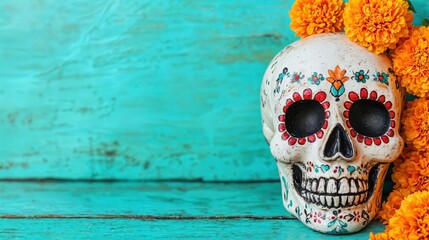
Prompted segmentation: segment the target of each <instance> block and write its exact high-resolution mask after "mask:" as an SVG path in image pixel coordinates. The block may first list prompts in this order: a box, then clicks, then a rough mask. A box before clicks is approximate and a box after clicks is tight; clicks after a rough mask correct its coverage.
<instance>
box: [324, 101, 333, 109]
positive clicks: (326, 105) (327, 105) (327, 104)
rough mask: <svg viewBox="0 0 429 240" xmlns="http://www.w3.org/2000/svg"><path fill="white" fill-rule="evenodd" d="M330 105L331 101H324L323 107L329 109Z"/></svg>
mask: <svg viewBox="0 0 429 240" xmlns="http://www.w3.org/2000/svg"><path fill="white" fill-rule="evenodd" d="M329 106H331V104H329V102H324V103H322V107H323V108H324V109H325V110H327V109H328V108H329Z"/></svg>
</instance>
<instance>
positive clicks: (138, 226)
mask: <svg viewBox="0 0 429 240" xmlns="http://www.w3.org/2000/svg"><path fill="white" fill-rule="evenodd" d="M371 231H372V232H376V233H378V232H382V231H383V228H382V225H381V224H380V223H371V224H370V225H369V226H368V228H366V229H364V230H363V231H362V232H359V233H357V234H354V235H342V236H332V235H324V234H321V233H318V232H314V231H310V230H308V229H307V228H306V227H305V226H304V225H302V223H300V222H298V221H294V220H274V221H273V220H258V221H252V220H247V219H237V220H183V221H177V220H169V221H153V220H152V221H141V220H139V219H135V220H130V219H113V220H105V219H13V220H11V219H7V220H0V237H1V238H2V239H34V240H37V239H43V240H45V239H292V238H291V236H293V239H297V240H306V239H321V240H325V239H326V240H329V239H335V240H347V239H354V240H360V239H365V240H366V239H368V237H369V232H371Z"/></svg>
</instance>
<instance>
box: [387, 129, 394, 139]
mask: <svg viewBox="0 0 429 240" xmlns="http://www.w3.org/2000/svg"><path fill="white" fill-rule="evenodd" d="M393 135H395V133H394V132H393V130H392V129H390V130H389V131H387V136H389V137H393Z"/></svg>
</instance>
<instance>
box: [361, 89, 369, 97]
mask: <svg viewBox="0 0 429 240" xmlns="http://www.w3.org/2000/svg"><path fill="white" fill-rule="evenodd" d="M360 98H361V99H367V98H368V90H366V88H362V89H361V90H360Z"/></svg>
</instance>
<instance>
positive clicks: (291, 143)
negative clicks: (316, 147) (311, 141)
mask: <svg viewBox="0 0 429 240" xmlns="http://www.w3.org/2000/svg"><path fill="white" fill-rule="evenodd" d="M295 143H296V138H294V137H293V138H290V139H289V140H288V144H289V145H291V146H293V145H295Z"/></svg>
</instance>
